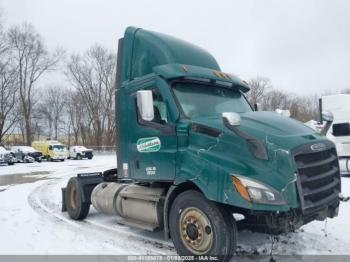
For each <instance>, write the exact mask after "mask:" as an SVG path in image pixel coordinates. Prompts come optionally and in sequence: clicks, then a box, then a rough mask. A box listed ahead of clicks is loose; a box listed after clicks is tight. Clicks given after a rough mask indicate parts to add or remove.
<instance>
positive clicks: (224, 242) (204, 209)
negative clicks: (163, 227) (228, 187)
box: [169, 190, 237, 261]
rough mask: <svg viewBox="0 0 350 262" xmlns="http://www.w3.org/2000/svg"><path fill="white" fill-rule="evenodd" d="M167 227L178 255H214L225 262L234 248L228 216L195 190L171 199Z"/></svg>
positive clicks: (232, 229)
mask: <svg viewBox="0 0 350 262" xmlns="http://www.w3.org/2000/svg"><path fill="white" fill-rule="evenodd" d="M169 227H170V233H171V238H172V240H173V243H174V246H175V248H176V250H177V252H178V253H179V255H201V256H205V255H217V256H220V258H221V259H222V261H228V260H229V259H230V257H231V256H232V254H233V252H234V250H235V247H236V241H237V237H236V234H237V229H236V224H235V221H234V219H233V216H232V214H229V213H228V212H226V211H225V210H223V209H221V208H219V207H218V206H217V205H216V204H215V203H214V202H212V201H209V200H207V199H206V198H205V197H204V196H203V194H201V193H200V192H198V191H194V190H190V191H186V192H183V193H181V194H180V195H179V196H178V197H177V198H176V199H175V201H174V203H173V205H172V207H171V211H170V218H169Z"/></svg>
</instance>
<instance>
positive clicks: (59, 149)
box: [52, 145, 66, 151]
mask: <svg viewBox="0 0 350 262" xmlns="http://www.w3.org/2000/svg"><path fill="white" fill-rule="evenodd" d="M52 147H53V149H54V150H57V151H63V150H64V149H65V148H66V147H65V146H63V145H53V146H52Z"/></svg>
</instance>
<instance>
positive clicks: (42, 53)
mask: <svg viewBox="0 0 350 262" xmlns="http://www.w3.org/2000/svg"><path fill="white" fill-rule="evenodd" d="M1 21H2V20H1V15H0V143H22V144H27V145H30V144H31V142H32V141H33V140H34V139H42V138H43V137H46V138H51V139H61V140H64V141H65V142H66V143H68V144H85V145H89V146H103V145H108V146H114V145H115V143H116V141H115V139H116V123H115V115H114V107H115V105H114V89H113V79H114V77H115V74H116V72H115V69H116V61H117V57H116V54H115V53H114V52H112V51H110V50H108V49H107V48H105V47H103V46H101V45H98V44H95V45H93V46H91V47H90V48H89V49H88V50H86V51H85V52H84V53H82V54H79V53H70V54H67V52H66V51H65V50H63V49H62V48H57V49H55V50H53V51H50V50H48V48H47V47H46V45H45V42H44V39H43V38H42V37H41V35H40V34H39V33H38V32H37V31H36V29H35V28H34V27H33V25H31V24H27V23H24V24H20V25H14V26H11V27H10V28H8V29H5V28H4V25H3V23H2V22H1ZM53 71H58V72H60V73H61V74H63V75H64V76H65V79H66V81H65V82H66V83H67V84H62V83H55V82H54V81H52V84H46V85H45V86H44V87H42V86H41V85H40V84H42V81H43V76H44V75H48V74H50V73H51V72H53ZM46 82H47V81H46ZM248 82H249V85H250V87H251V90H250V91H249V92H248V93H247V94H246V96H247V99H248V101H249V102H250V103H251V104H252V105H253V104H255V103H259V104H260V105H261V107H262V109H263V110H272V111H274V110H276V109H277V108H279V109H289V110H290V112H291V117H293V118H295V119H298V120H300V121H302V122H306V121H308V120H310V119H318V118H319V116H318V115H319V112H318V96H317V95H311V96H300V95H296V94H293V93H288V92H285V91H282V90H279V89H276V88H274V87H273V85H272V82H271V81H270V80H269V79H268V78H266V77H255V78H253V79H250V80H249V81H248ZM343 92H345V93H350V89H348V90H343Z"/></svg>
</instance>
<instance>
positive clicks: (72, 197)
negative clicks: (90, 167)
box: [66, 177, 90, 220]
mask: <svg viewBox="0 0 350 262" xmlns="http://www.w3.org/2000/svg"><path fill="white" fill-rule="evenodd" d="M81 196H82V192H81V188H80V186H79V183H78V180H77V178H76V177H72V178H71V179H69V181H68V184H67V189H66V207H67V211H68V214H69V216H70V218H72V219H74V220H83V219H84V218H86V216H87V215H88V213H89V210H90V204H88V203H83V202H82V197H81Z"/></svg>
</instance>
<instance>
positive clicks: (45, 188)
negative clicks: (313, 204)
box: [0, 155, 350, 255]
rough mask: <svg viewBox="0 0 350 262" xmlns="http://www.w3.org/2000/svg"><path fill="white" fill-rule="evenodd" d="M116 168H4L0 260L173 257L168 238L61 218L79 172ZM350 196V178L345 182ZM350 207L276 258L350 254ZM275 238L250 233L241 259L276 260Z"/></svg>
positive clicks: (87, 163)
mask: <svg viewBox="0 0 350 262" xmlns="http://www.w3.org/2000/svg"><path fill="white" fill-rule="evenodd" d="M115 165H116V157H115V155H101V156H96V157H94V159H92V160H81V161H78V160H67V161H65V162H42V163H32V164H16V165H14V166H0V255H7V254H45V255H48V254H110V255H120V254H124V255H126V254H132V255H148V254H151V255H160V254H162V255H173V254H176V251H175V249H174V247H173V245H172V243H171V242H170V241H164V239H163V232H157V233H151V232H146V231H142V230H137V229H132V228H129V227H127V226H122V225H118V224H117V223H116V219H115V217H114V216H107V215H103V214H98V213H97V212H96V211H95V210H94V209H93V208H92V209H91V210H90V214H89V216H88V217H87V219H86V220H84V221H82V222H78V221H73V220H70V219H69V218H68V216H67V213H61V212H60V208H61V187H63V186H65V185H66V183H67V180H68V179H69V177H71V176H74V175H75V174H76V173H79V172H92V171H102V170H105V169H109V168H113V167H115ZM342 179H343V180H342V188H343V189H342V191H343V194H344V195H350V178H342ZM349 216H350V201H349V202H342V203H341V207H340V213H339V216H338V217H337V218H335V219H328V220H327V221H326V222H312V223H310V224H308V225H306V226H304V227H302V228H301V229H299V230H298V232H295V233H289V234H284V235H280V236H278V237H277V238H274V243H273V250H272V252H273V254H275V255H278V254H281V255H287V254H292V255H310V254H313V255H320V254H327V255H334V254H347V255H349V254H350V226H349ZM272 239H273V238H272V237H271V236H269V235H266V234H259V233H252V232H250V231H247V230H243V231H240V232H239V234H238V249H237V251H238V253H239V254H267V255H268V254H270V251H271V246H272Z"/></svg>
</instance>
